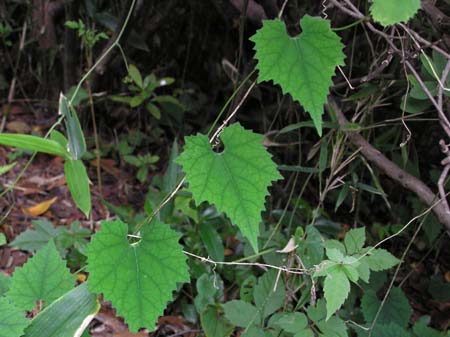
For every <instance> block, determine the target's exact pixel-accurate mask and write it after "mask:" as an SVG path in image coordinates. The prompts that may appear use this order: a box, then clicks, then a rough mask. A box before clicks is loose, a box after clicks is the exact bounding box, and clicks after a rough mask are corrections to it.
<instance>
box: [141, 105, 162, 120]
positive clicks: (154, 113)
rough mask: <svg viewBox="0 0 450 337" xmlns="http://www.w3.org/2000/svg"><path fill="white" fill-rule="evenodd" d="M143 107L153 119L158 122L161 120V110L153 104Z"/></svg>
mask: <svg viewBox="0 0 450 337" xmlns="http://www.w3.org/2000/svg"><path fill="white" fill-rule="evenodd" d="M145 107H146V108H147V111H148V112H150V114H151V115H152V116H153V117H155V118H156V119H158V120H160V119H161V110H160V109H159V108H158V107H157V106H156V105H155V104H153V103H152V102H148V103H147V105H146V106H145Z"/></svg>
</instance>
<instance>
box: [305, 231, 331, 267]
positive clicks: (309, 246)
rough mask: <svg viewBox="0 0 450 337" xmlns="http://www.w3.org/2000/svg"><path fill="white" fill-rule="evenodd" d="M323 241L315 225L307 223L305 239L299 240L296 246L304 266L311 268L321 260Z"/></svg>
mask: <svg viewBox="0 0 450 337" xmlns="http://www.w3.org/2000/svg"><path fill="white" fill-rule="evenodd" d="M323 241H324V240H323V239H322V236H321V235H320V232H319V231H318V230H317V228H316V227H315V226H313V225H308V226H307V227H306V239H304V240H301V241H300V242H299V244H298V248H297V253H298V255H299V256H301V258H302V260H303V264H304V265H305V267H306V268H312V267H313V266H315V265H318V264H319V263H320V262H322V260H323V257H324V248H323ZM327 242H328V241H327Z"/></svg>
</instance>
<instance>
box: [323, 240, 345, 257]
mask: <svg viewBox="0 0 450 337" xmlns="http://www.w3.org/2000/svg"><path fill="white" fill-rule="evenodd" d="M324 246H325V250H326V251H327V252H328V251H329V250H331V249H336V250H338V251H339V252H341V255H344V254H345V253H346V249H345V246H344V244H343V243H342V242H340V241H338V240H326V241H325V244H324ZM327 256H328V253H327ZM328 257H329V256H328Z"/></svg>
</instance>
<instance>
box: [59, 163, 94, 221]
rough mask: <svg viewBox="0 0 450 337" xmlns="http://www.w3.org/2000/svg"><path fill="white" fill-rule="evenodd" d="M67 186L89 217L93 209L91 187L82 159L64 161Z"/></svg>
mask: <svg viewBox="0 0 450 337" xmlns="http://www.w3.org/2000/svg"><path fill="white" fill-rule="evenodd" d="M64 175H65V176H66V180H67V186H68V187H69V191H70V194H71V195H72V198H73V200H74V201H75V204H76V205H77V206H78V208H79V209H80V210H81V211H82V212H83V213H84V215H86V217H89V212H90V211H91V189H90V187H89V177H88V175H87V172H86V167H85V166H84V164H83V162H82V161H81V160H71V159H67V160H66V162H65V163H64Z"/></svg>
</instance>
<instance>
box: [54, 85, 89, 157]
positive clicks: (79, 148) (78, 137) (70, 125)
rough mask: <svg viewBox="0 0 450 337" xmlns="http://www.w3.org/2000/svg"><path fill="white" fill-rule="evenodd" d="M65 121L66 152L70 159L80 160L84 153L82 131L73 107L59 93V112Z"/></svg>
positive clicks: (84, 146) (84, 143)
mask: <svg viewBox="0 0 450 337" xmlns="http://www.w3.org/2000/svg"><path fill="white" fill-rule="evenodd" d="M58 113H59V114H60V115H63V116H64V118H65V120H66V129H67V139H68V144H67V145H68V146H67V147H68V150H69V153H70V155H71V156H72V159H75V160H78V159H81V157H82V156H83V154H84V153H85V152H86V141H85V139H84V134H83V130H82V129H81V125H80V121H79V119H78V115H77V112H76V110H75V109H74V107H73V106H72V105H71V104H70V103H69V101H68V100H67V98H66V97H65V96H64V95H63V94H62V93H61V94H60V96H59V111H58Z"/></svg>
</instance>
